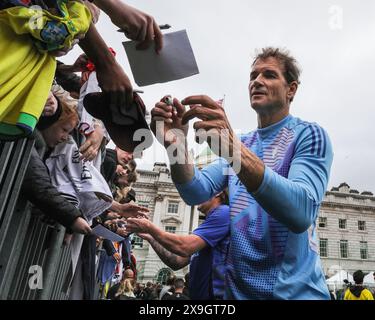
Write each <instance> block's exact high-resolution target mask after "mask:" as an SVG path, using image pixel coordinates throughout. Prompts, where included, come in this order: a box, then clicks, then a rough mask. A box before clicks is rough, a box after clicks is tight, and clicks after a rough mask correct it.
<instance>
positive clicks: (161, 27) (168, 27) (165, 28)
mask: <svg viewBox="0 0 375 320" xmlns="http://www.w3.org/2000/svg"><path fill="white" fill-rule="evenodd" d="M170 28H172V26H171V25H169V24H161V25H159V29H160V30H167V29H170ZM117 32H123V33H125V34H126V33H127V32H128V31H127V30H125V29H118V30H117Z"/></svg>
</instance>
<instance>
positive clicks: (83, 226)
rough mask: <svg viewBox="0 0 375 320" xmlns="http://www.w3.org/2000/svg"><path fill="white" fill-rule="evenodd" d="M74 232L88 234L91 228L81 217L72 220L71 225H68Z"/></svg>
mask: <svg viewBox="0 0 375 320" xmlns="http://www.w3.org/2000/svg"><path fill="white" fill-rule="evenodd" d="M70 228H71V229H72V230H73V231H74V232H76V233H81V234H90V233H91V228H90V226H89V224H88V223H87V221H86V220H85V219H83V218H81V217H78V218H77V219H75V220H74V222H73V224H72V226H71V227H70Z"/></svg>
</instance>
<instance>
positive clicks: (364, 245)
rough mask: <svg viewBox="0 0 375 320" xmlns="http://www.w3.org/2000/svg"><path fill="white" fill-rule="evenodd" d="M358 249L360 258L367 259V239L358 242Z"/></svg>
mask: <svg viewBox="0 0 375 320" xmlns="http://www.w3.org/2000/svg"><path fill="white" fill-rule="evenodd" d="M359 251H360V255H361V259H368V253H367V241H361V242H360V243H359Z"/></svg>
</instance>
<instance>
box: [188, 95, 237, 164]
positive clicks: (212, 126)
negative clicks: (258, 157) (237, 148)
mask: <svg viewBox="0 0 375 320" xmlns="http://www.w3.org/2000/svg"><path fill="white" fill-rule="evenodd" d="M181 103H182V104H183V105H189V106H190V110H188V111H187V112H186V113H185V114H184V115H183V117H182V123H183V124H185V123H187V122H188V121H190V120H192V119H194V118H198V119H200V120H201V121H197V122H195V123H194V129H195V131H196V135H195V139H196V141H197V142H198V143H203V142H204V141H206V142H207V143H208V145H209V146H210V148H211V150H212V151H213V152H214V153H215V154H216V155H218V156H220V157H223V158H225V159H228V158H230V157H232V156H233V148H234V143H237V142H238V140H237V138H236V136H235V134H234V132H233V130H232V128H231V126H230V123H229V121H228V118H227V115H226V114H225V111H224V108H223V107H222V106H221V105H220V104H219V103H218V102H216V101H214V100H213V99H211V98H210V97H208V96H205V95H198V96H190V97H187V98H185V99H184V100H182V101H181Z"/></svg>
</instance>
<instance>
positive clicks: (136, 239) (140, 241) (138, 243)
mask: <svg viewBox="0 0 375 320" xmlns="http://www.w3.org/2000/svg"><path fill="white" fill-rule="evenodd" d="M132 242H133V246H134V247H138V248H143V239H142V238H141V237H138V236H136V235H134V237H133V241H132Z"/></svg>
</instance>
